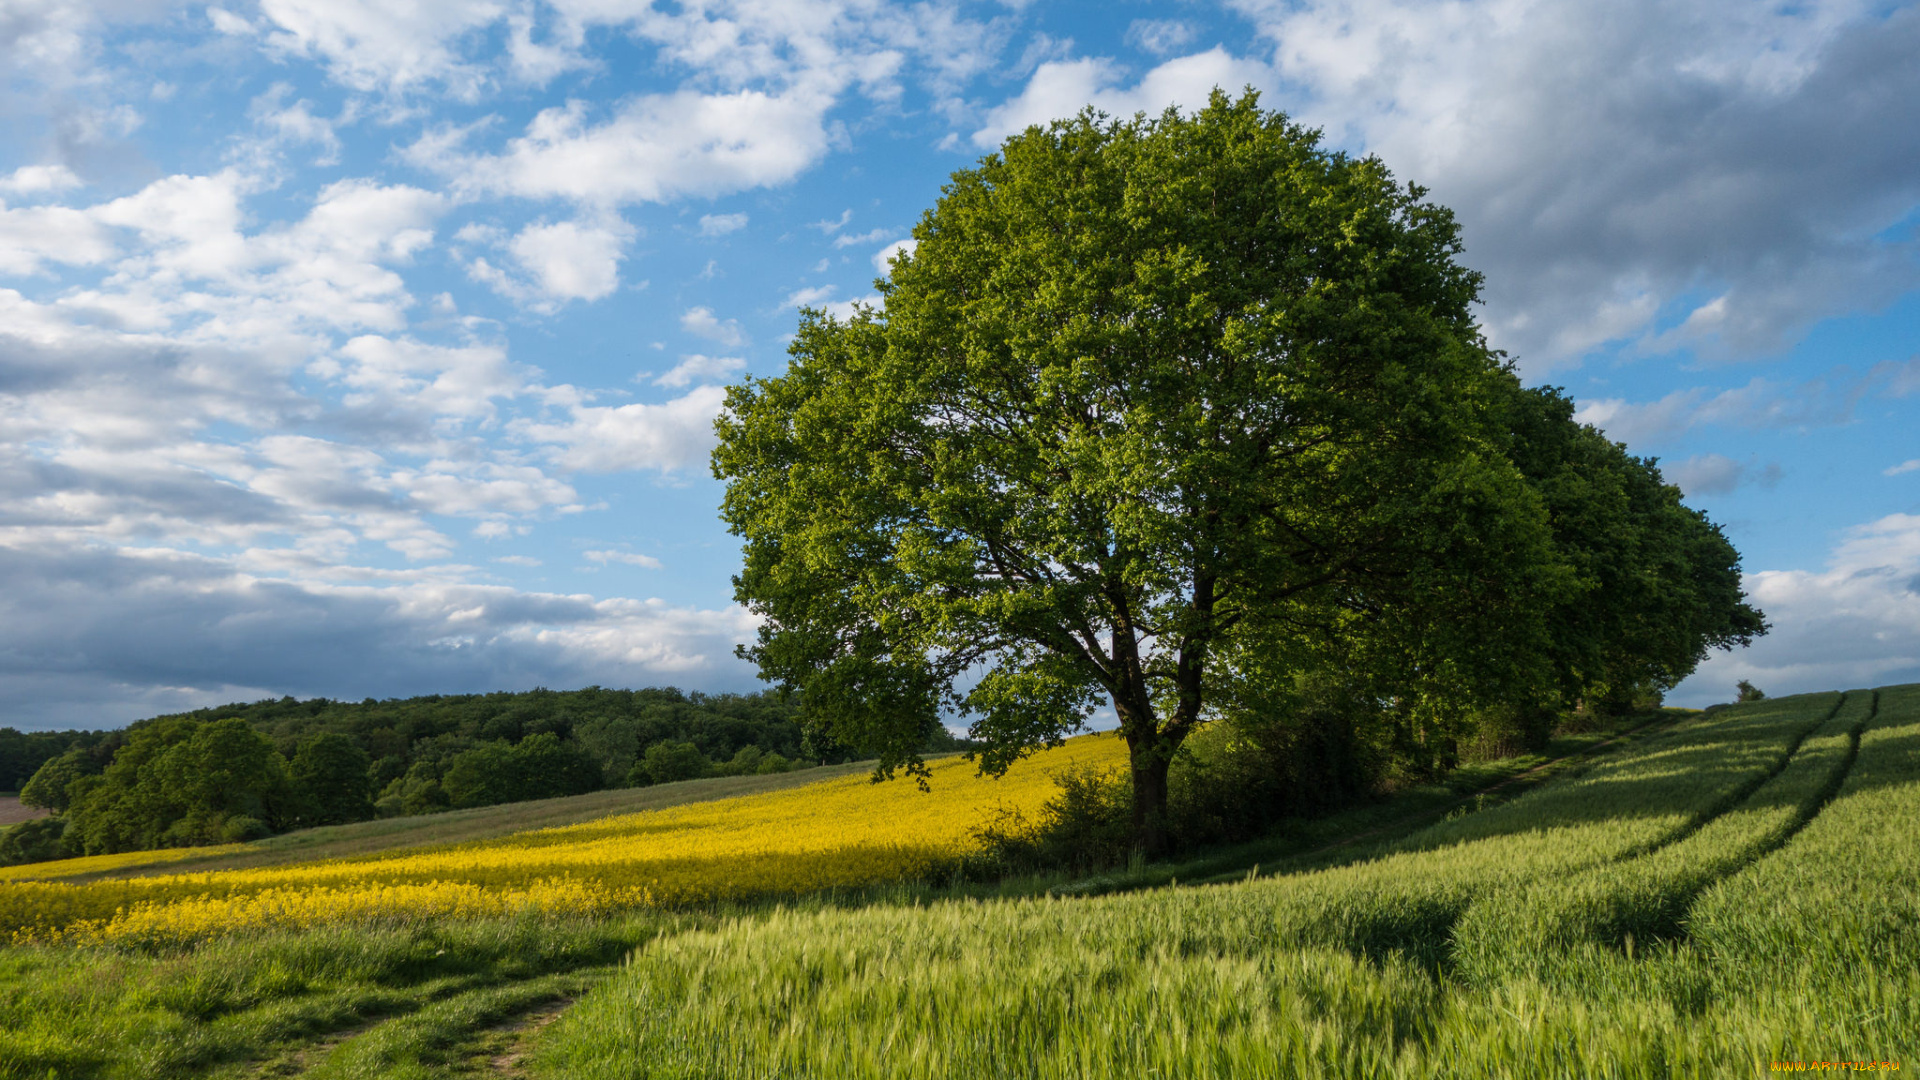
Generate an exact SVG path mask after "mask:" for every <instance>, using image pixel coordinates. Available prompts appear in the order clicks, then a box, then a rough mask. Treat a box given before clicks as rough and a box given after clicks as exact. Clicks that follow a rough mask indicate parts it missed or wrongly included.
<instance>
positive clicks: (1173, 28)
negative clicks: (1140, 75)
mask: <svg viewBox="0 0 1920 1080" xmlns="http://www.w3.org/2000/svg"><path fill="white" fill-rule="evenodd" d="M1194 37H1195V32H1194V29H1193V26H1192V24H1191V23H1184V22H1181V21H1180V20H1178V19H1135V20H1133V21H1132V22H1130V23H1128V24H1127V44H1129V45H1131V46H1133V47H1134V48H1136V49H1140V50H1143V51H1145V52H1150V53H1152V54H1154V55H1155V56H1165V55H1167V54H1168V53H1170V52H1175V51H1177V50H1179V49H1182V48H1185V47H1186V46H1187V45H1188V44H1190V43H1191V42H1192V41H1193V39H1194Z"/></svg>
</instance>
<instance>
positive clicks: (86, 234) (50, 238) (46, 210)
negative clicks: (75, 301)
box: [0, 206, 117, 276]
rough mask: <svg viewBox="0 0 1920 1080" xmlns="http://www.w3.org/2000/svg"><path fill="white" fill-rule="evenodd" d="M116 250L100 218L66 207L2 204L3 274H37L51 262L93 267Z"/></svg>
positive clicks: (0, 243)
mask: <svg viewBox="0 0 1920 1080" xmlns="http://www.w3.org/2000/svg"><path fill="white" fill-rule="evenodd" d="M116 251H117V249H116V248H115V245H114V243H113V239H112V237H111V235H110V234H109V232H108V230H107V229H105V228H103V227H102V226H101V224H100V222H99V220H98V219H97V218H96V217H95V216H94V215H91V214H88V213H86V212H84V211H81V210H74V209H71V208H69V207H65V206H27V207H20V208H18V209H8V208H5V207H4V206H0V274H18V275H22V276H24V275H28V274H38V273H41V272H42V271H43V270H44V269H45V268H46V264H47V263H49V262H56V263H64V264H66V265H68V266H94V265H99V264H100V263H104V262H106V261H107V260H108V259H110V258H112V257H113V255H115V254H116Z"/></svg>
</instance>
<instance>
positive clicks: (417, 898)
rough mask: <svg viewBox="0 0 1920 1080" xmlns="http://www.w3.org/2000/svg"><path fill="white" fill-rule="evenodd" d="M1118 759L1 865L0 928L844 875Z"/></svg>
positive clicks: (911, 863)
mask: <svg viewBox="0 0 1920 1080" xmlns="http://www.w3.org/2000/svg"><path fill="white" fill-rule="evenodd" d="M1124 761H1125V744H1124V743H1122V742H1121V741H1120V739H1118V738H1117V737H1115V736H1113V735H1111V734H1104V735H1087V736H1081V737H1079V738H1076V739H1072V740H1069V741H1068V743H1067V744H1066V745H1065V746H1063V747H1060V748H1058V749H1055V750H1050V751H1047V752H1045V753H1042V754H1038V755H1035V756H1034V757H1032V758H1030V759H1028V760H1026V761H1023V762H1021V763H1019V764H1017V765H1015V766H1014V767H1013V769H1012V770H1011V771H1010V772H1008V774H1007V775H1006V776H1005V777H1004V778H1001V779H999V780H993V779H983V778H980V777H977V776H975V775H974V765H973V764H972V763H971V762H967V761H963V760H960V759H957V758H956V759H949V760H945V761H941V762H937V763H935V764H934V765H933V766H932V773H933V775H932V778H931V788H932V790H931V791H927V792H923V791H921V790H919V789H918V787H916V786H915V785H914V784H913V783H912V782H911V781H910V780H904V779H903V780H895V781H892V782H891V783H881V784H874V783H872V782H870V781H869V780H868V779H867V778H866V777H864V776H852V777H843V778H840V779H835V780H827V781H822V782H820V783H818V784H808V785H805V786H803V787H797V788H789V789H787V790H784V791H775V792H768V793H765V794H761V795H751V796H746V797H742V798H737V799H726V800H719V801H714V802H704V803H693V804H689V805H686V806H678V807H673V808H670V809H666V810H655V811H648V812H645V813H638V814H628V815H623V816H620V817H613V818H606V819H603V820H600V821H594V822H589V823H587V824H584V825H570V826H565V827H562V828H556V829H542V830H537V831H533V832H525V833H517V834H515V835H513V836H508V837H503V838H500V839H495V840H484V841H476V842H473V843H467V844H455V845H448V846H442V847H431V848H415V849H412V850H400V851H394V852H384V853H381V854H378V855H368V856H363V857H360V858H353V859H337V860H329V861H324V862H309V863H294V864H289V865H283V866H274V867H263V868H259V869H250V870H227V871H218V872H212V873H200V874H193V873H182V874H168V875H159V876H153V877H144V878H133V879H127V880H118V881H98V882H91V883H87V884H81V885H69V884H64V883H60V882H53V881H31V880H20V881H0V934H6V935H10V936H11V937H12V939H13V940H14V941H15V942H26V941H36V940H38V941H61V940H64V941H77V942H91V941H121V940H169V939H186V938H195V937H202V936H205V935H208V934H212V933H217V932H221V931H223V930H230V929H240V928H249V927H295V926H310V925H314V924H317V923H323V922H331V921H344V920H360V919H380V918H416V917H430V916H442V915H449V916H472V915H492V914H507V913H512V912H516V911H524V910H539V911H545V912H553V913H570V914H584V913H592V912H599V911H608V910H613V909H616V908H624V907H633V906H639V905H674V904H684V903H689V902H696V901H701V900H711V899H721V898H728V897H744V896H764V895H776V894H797V893H805V892H813V891H816V890H820V889H828V888H857V887H861V886H866V885H874V884H878V883H882V882H886V881H893V880H900V879H906V878H914V877H919V876H922V875H924V874H926V873H928V872H929V871H931V870H934V869H936V868H938V867H940V866H942V865H945V864H950V863H951V862H952V861H953V860H955V859H957V858H959V857H961V856H963V855H964V854H965V853H966V852H967V851H968V850H969V848H970V847H971V846H972V845H973V844H975V843H976V842H977V841H976V840H975V837H974V835H973V831H974V829H975V828H976V827H978V826H979V825H981V824H983V823H985V822H986V821H987V820H988V819H989V818H990V817H991V816H992V815H993V814H994V813H995V812H996V811H998V810H1000V809H1002V808H1007V809H1013V810H1018V811H1020V812H1022V813H1025V814H1028V815H1032V814H1033V813H1035V812H1036V811H1037V810H1038V809H1039V808H1040V806H1041V804H1042V803H1044V802H1045V801H1046V800H1047V799H1048V798H1050V797H1051V796H1052V794H1053V793H1054V791H1055V790H1056V789H1055V787H1054V784H1053V777H1054V776H1055V775H1057V774H1058V773H1060V772H1062V771H1063V770H1067V769H1080V768H1095V769H1106V768H1111V767H1116V766H1119V765H1121V764H1122V763H1123V762H1124ZM101 869H106V867H101ZM67 872H69V873H71V872H75V871H72V870H69V871H67Z"/></svg>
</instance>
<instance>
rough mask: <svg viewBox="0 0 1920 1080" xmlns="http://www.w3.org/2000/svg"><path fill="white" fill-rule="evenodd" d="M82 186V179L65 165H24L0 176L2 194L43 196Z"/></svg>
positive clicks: (0, 191)
mask: <svg viewBox="0 0 1920 1080" xmlns="http://www.w3.org/2000/svg"><path fill="white" fill-rule="evenodd" d="M79 186H80V178H79V177H78V176H75V175H74V174H73V170H72V169H69V168H67V167H66V166H65V165H22V166H20V167H19V168H17V169H15V170H13V171H12V172H11V173H8V174H7V175H6V176H0V194H6V195H41V194H47V193H51V192H59V191H66V190H69V189H71V188H77V187H79Z"/></svg>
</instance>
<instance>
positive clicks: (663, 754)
mask: <svg viewBox="0 0 1920 1080" xmlns="http://www.w3.org/2000/svg"><path fill="white" fill-rule="evenodd" d="M711 767H712V763H711V762H709V761H708V760H707V756H706V755H705V754H703V753H701V752H700V748H699V747H698V746H695V745H694V744H692V743H690V742H681V743H668V742H662V743H654V744H653V745H652V746H649V747H647V756H646V757H645V758H643V759H642V760H641V761H640V762H639V763H638V764H636V765H635V766H634V767H633V773H632V775H631V776H630V777H629V780H630V782H632V783H635V784H671V783H673V782H674V781H676V780H697V779H699V778H700V777H702V776H705V775H707V771H708V770H709V769H710V768H711Z"/></svg>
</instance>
